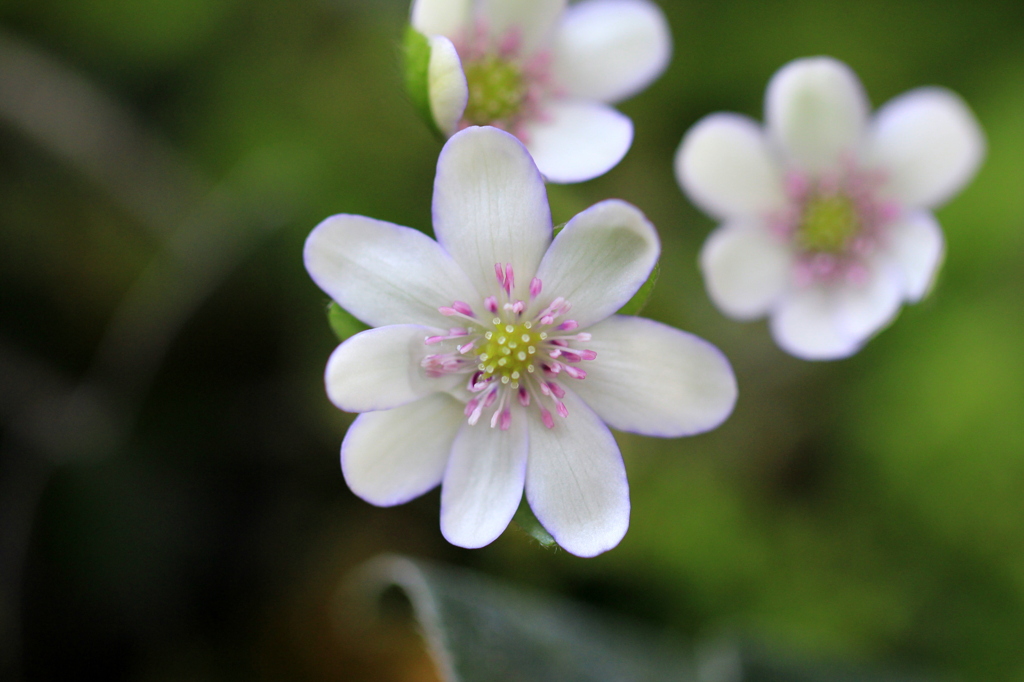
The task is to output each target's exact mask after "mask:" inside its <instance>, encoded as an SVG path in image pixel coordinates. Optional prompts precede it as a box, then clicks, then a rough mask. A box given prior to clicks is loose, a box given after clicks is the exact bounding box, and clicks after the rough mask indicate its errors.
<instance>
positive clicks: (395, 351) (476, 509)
mask: <svg viewBox="0 0 1024 682" xmlns="http://www.w3.org/2000/svg"><path fill="white" fill-rule="evenodd" d="M433 222H434V231H435V233H436V234H437V241H436V242H435V241H433V240H432V239H430V238H428V237H426V236H424V235H423V234H422V233H420V232H417V231H415V230H412V229H410V228H407V227H399V226H397V225H393V224H391V223H386V222H381V221H377V220H372V219H370V218H365V217H363V216H355V215H337V216H334V217H332V218H328V219H327V220H325V221H324V222H322V223H321V224H320V225H318V226H317V227H316V229H314V230H313V232H312V234H310V236H309V239H308V240H307V241H306V248H305V262H306V268H307V270H308V271H309V273H310V275H311V276H312V278H313V280H314V281H315V282H316V283H317V284H318V285H319V286H320V288H321V289H323V290H324V291H325V292H327V293H328V294H329V295H330V296H331V298H333V299H334V300H335V301H337V302H338V303H339V304H340V305H341V306H342V307H344V308H345V309H347V310H349V311H350V312H351V313H352V314H354V315H355V316H356V317H358V318H359V319H361V320H363V321H364V322H366V323H367V324H369V325H371V326H376V327H377V328H376V329H371V330H369V331H365V332H362V333H360V334H357V335H355V336H353V337H351V338H350V339H348V340H347V341H345V342H344V343H342V344H341V345H340V346H339V347H338V348H337V350H335V351H334V353H333V354H332V355H331V358H330V360H329V361H328V363H327V371H326V384H327V394H328V396H329V397H330V399H331V401H332V402H333V403H334V404H335V405H337V406H338V407H340V408H341V409H343V410H347V411H350V412H362V413H363V414H361V415H360V416H359V417H358V418H357V419H356V421H355V423H354V424H353V425H352V426H351V428H350V429H349V431H348V434H347V435H346V436H345V440H344V442H343V443H342V447H341V466H342V471H343V473H344V475H345V480H346V481H347V482H348V485H349V487H350V488H351V489H352V490H353V492H355V493H356V494H357V495H359V496H360V497H362V498H363V499H365V500H367V501H368V502H371V503H373V504H377V505H383V506H387V505H395V504H400V503H402V502H406V501H408V500H410V499H412V498H414V497H416V496H418V495H421V494H423V493H424V492H426V491H428V490H430V489H431V488H433V487H435V486H436V485H438V484H439V483H440V484H441V530H442V532H443V533H444V536H445V537H446V538H447V539H448V540H449V542H452V543H453V544H456V545H460V546H463V547H480V546H483V545H486V544H488V543H490V542H491V541H492V540H494V539H495V538H496V537H498V535H500V534H501V532H502V531H503V530H504V529H505V527H506V526H507V525H508V523H509V521H510V520H511V519H512V516H513V514H514V513H515V512H516V509H517V508H518V506H519V504H520V500H521V498H522V496H523V492H524V488H525V493H526V498H527V500H528V502H529V504H530V506H531V508H532V510H533V512H534V513H535V514H536V516H537V518H538V519H539V520H540V522H541V523H542V524H543V525H544V527H545V528H546V529H547V530H548V532H550V533H551V535H552V536H553V537H554V538H555V540H556V541H557V542H558V543H559V544H560V545H561V546H562V547H564V548H565V549H566V550H568V551H569V552H572V553H573V554H578V555H581V556H593V555H595V554H599V553H600V552H603V551H605V550H607V549H610V548H611V547H614V546H615V545H616V544H618V542H619V540H620V539H621V538H622V536H623V534H624V533H625V532H626V527H627V526H628V523H629V488H628V485H627V483H626V472H625V469H624V467H623V463H622V457H621V455H620V454H619V449H618V446H617V445H616V443H615V440H614V438H613V437H612V435H611V433H610V432H609V430H608V428H607V427H606V426H605V423H607V424H609V425H611V426H613V427H615V428H618V429H622V430H626V431H634V432H638V433H644V434H649V435H656V436H665V437H675V436H683V435H689V434H694V433H698V432H701V431H705V430H708V429H711V428H714V427H715V426H717V425H718V424H719V423H720V422H721V421H722V420H724V419H725V417H726V416H728V414H729V413H730V412H731V410H732V407H733V403H734V401H735V398H736V384H735V379H734V377H733V373H732V369H731V367H730V366H729V363H728V361H727V360H726V359H725V357H724V356H722V354H721V353H720V352H719V351H718V350H717V349H716V348H714V347H713V346H712V345H710V344H708V343H707V342H705V341H702V340H701V339H698V338H697V337H694V336H692V335H690V334H686V333H684V332H681V331H678V330H676V329H673V328H671V327H668V326H665V325H663V324H660V323H657V322H653V321H651V320H645V319H641V318H637V317H628V316H621V315H615V314H614V313H615V311H617V310H619V309H620V308H621V307H622V305H623V304H625V303H626V302H627V301H628V300H629V299H630V297H632V296H633V294H634V293H635V292H636V291H637V290H638V289H639V288H640V286H641V285H642V284H643V283H644V282H645V281H646V279H647V276H648V274H649V273H650V271H651V269H652V268H653V267H654V265H655V262H656V261H657V259H658V255H659V244H658V237H657V234H656V233H655V230H654V227H653V226H652V225H651V224H650V223H649V222H648V221H647V220H646V219H645V218H644V216H643V215H642V214H641V213H640V211H638V210H637V209H636V208H634V207H633V206H631V205H629V204H627V203H625V202H622V201H617V200H609V201H604V202H601V203H599V204H596V205H595V206H592V207H591V208H589V209H587V210H586V211H584V212H582V213H580V214H579V215H577V216H576V217H575V218H573V219H572V220H571V221H569V223H568V224H567V225H566V226H565V228H564V229H563V230H562V231H561V232H560V233H559V234H558V236H557V237H556V238H555V239H554V240H552V227H551V214H550V211H549V209H548V202H547V195H546V193H545V188H544V182H543V180H542V178H541V176H540V174H539V173H538V172H537V168H536V166H535V165H534V163H533V161H532V160H531V158H530V155H529V154H528V153H527V152H526V150H525V149H524V148H523V146H522V145H521V144H520V143H519V141H518V140H516V138H514V137H512V136H511V135H509V134H507V133H504V132H502V131H500V130H497V129H495V128H477V127H473V128H469V129H467V130H464V131H462V132H460V133H457V134H456V135H455V136H453V137H452V139H451V140H449V141H448V143H447V144H446V145H445V148H444V149H443V150H442V152H441V157H440V159H439V161H438V164H437V177H436V180H435V183H434V201H433Z"/></svg>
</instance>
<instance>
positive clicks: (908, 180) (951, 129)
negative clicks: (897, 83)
mask: <svg viewBox="0 0 1024 682" xmlns="http://www.w3.org/2000/svg"><path fill="white" fill-rule="evenodd" d="M870 135H871V138H870V142H869V144H870V147H869V154H868V159H869V160H870V162H873V163H874V164H876V165H877V166H878V167H879V168H881V169H882V170H883V171H884V172H885V173H886V174H887V175H888V182H887V183H886V187H885V190H886V192H887V193H888V194H890V195H892V196H893V197H895V198H896V199H898V200H899V201H900V202H901V203H903V204H904V205H906V206H913V207H921V208H931V207H933V206H936V205H938V204H941V203H943V202H945V201H946V200H947V199H949V198H950V197H951V196H952V195H953V194H955V193H956V192H958V191H959V190H960V188H962V187H963V186H964V185H966V184H967V182H968V181H969V180H970V179H971V178H972V177H974V173H975V172H976V171H977V170H978V166H979V165H980V164H981V160H982V157H984V155H985V137H984V134H983V133H982V132H981V127H980V126H979V125H978V121H977V120H976V119H975V118H974V114H973V113H971V110H970V109H969V108H968V107H967V105H966V104H965V103H964V101H963V100H962V99H960V97H958V96H957V95H956V94H955V93H953V92H950V91H949V90H945V89H943V88H919V89H917V90H911V91H910V92H907V93H904V94H903V95H900V96H899V97H897V98H896V99H893V100H891V101H890V102H888V103H886V105H885V106H883V107H882V108H881V109H879V110H878V114H877V115H876V116H875V120H874V121H873V123H872V127H871V133H870Z"/></svg>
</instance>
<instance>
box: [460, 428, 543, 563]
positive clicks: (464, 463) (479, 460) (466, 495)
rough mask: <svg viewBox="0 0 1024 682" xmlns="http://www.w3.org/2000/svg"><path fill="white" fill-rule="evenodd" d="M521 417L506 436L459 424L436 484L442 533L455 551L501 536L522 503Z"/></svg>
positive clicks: (523, 454) (523, 437)
mask: <svg viewBox="0 0 1024 682" xmlns="http://www.w3.org/2000/svg"><path fill="white" fill-rule="evenodd" d="M526 422H527V419H526V415H525V414H523V412H522V410H519V409H516V410H515V413H514V414H513V415H512V424H511V426H510V428H509V429H508V431H502V430H501V429H496V428H491V427H490V426H488V425H487V424H484V423H479V424H476V425H475V426H470V425H469V424H465V423H464V424H463V425H462V428H461V429H460V430H459V434H458V435H457V436H456V437H455V442H454V444H453V445H452V456H451V459H450V460H449V461H448V468H447V469H446V470H445V473H444V483H442V485H441V533H442V534H443V535H444V537H445V539H447V540H448V542H450V543H452V544H453V545H458V546H459V547H469V548H476V547H483V546H484V545H487V544H490V543H491V542H493V541H494V539H495V538H497V537H498V536H499V535H501V533H502V531H504V530H505V528H506V527H507V526H508V523H509V521H511V520H512V516H513V515H514V514H515V513H516V509H518V508H519V502H520V500H522V499H523V481H524V479H525V478H526V451H527V435H526Z"/></svg>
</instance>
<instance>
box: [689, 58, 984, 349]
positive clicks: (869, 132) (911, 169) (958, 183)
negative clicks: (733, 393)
mask: <svg viewBox="0 0 1024 682" xmlns="http://www.w3.org/2000/svg"><path fill="white" fill-rule="evenodd" d="M869 116H870V110H869V104H868V101H867V97H866V96H865V94H864V92H863V90H862V88H861V84H860V82H859V81H858V80H857V77H856V75H855V74H854V73H853V72H852V71H851V70H850V69H849V68H848V67H847V66H846V65H845V64H843V63H841V62H838V61H836V60H834V59H830V58H827V57H817V58H810V59H800V60H797V61H794V62H791V63H790V64H787V65H786V66H784V67H783V68H782V69H780V70H779V71H778V72H777V73H776V74H775V76H774V77H773V78H772V80H771V82H770V83H769V85H768V92H767V96H766V102H765V118H766V119H767V123H766V126H765V129H764V130H762V129H761V128H760V126H758V125H757V123H755V122H754V121H752V120H750V119H748V118H746V117H743V116H739V115H737V114H727V113H718V114H712V115H710V116H708V117H706V118H704V119H703V120H701V121H699V122H698V123H697V124H696V125H695V126H694V127H693V128H692V129H691V130H690V131H689V132H688V133H687V134H686V136H685V137H684V138H683V142H682V144H681V145H680V147H679V150H678V152H677V154H676V166H675V167H676V176H677V178H678V179H679V182H680V184H681V186H682V187H683V189H684V190H685V191H686V193H687V194H688V195H689V196H690V198H691V199H692V200H693V201H694V203H696V204H697V205H698V206H700V207H701V208H703V209H704V210H705V211H706V212H707V213H709V214H711V215H713V216H714V217H716V218H718V219H720V220H722V223H723V224H722V225H721V226H720V227H719V228H718V229H717V230H716V231H715V232H713V233H712V234H711V236H710V237H709V238H708V240H707V242H706V243H705V245H704V249H703V252H702V253H701V268H702V269H703V271H704V277H705V281H706V284H707V288H708V292H709V294H710V296H711V298H712V300H713V301H714V302H715V304H716V305H717V306H718V307H719V308H720V309H721V310H722V311H723V312H725V313H726V314H727V315H730V316H732V317H734V318H737V319H752V318H756V317H761V316H763V315H769V316H770V317H771V330H772V335H773V336H774V337H775V340H776V342H777V343H778V344H779V346H781V347H782V348H783V349H784V350H786V351H787V352H789V353H791V354H793V355H795V356H798V357H801V358H806V359H809V360H830V359H836V358H842V357H846V356H848V355H852V354H853V353H855V352H857V351H858V350H859V349H860V347H861V346H862V345H863V344H864V343H865V342H866V341H867V340H868V339H869V338H870V337H871V336H872V335H873V334H875V333H876V332H877V331H879V330H880V329H882V328H883V327H885V326H886V325H887V324H888V323H889V322H891V321H892V320H893V319H894V318H895V316H896V314H897V313H898V312H899V309H900V306H901V305H902V304H903V302H904V301H907V302H911V303H913V302H916V301H918V300H920V299H921V298H922V297H923V296H924V295H925V294H927V293H928V291H929V289H930V287H931V284H932V282H933V280H934V277H935V273H936V272H937V270H938V268H939V266H940V265H941V263H942V259H943V256H944V252H945V246H944V240H943V236H942V231H941V229H940V228H939V225H938V223H937V222H936V221H935V218H934V217H933V216H932V214H931V212H930V211H929V209H931V208H933V207H935V206H937V205H939V204H941V203H942V202H944V201H946V200H947V199H949V198H950V197H951V196H952V195H953V194H955V193H956V192H957V191H958V190H959V189H960V188H961V187H962V186H963V185H965V184H966V183H967V182H968V181H969V180H970V179H971V177H972V176H973V175H974V173H975V171H976V170H977V168H978V165H979V164H980V162H981V159H982V157H983V155H984V148H985V143H984V138H983V135H982V132H981V129H980V128H979V126H978V124H977V122H976V121H975V119H974V116H973V115H972V114H971V112H970V110H969V109H968V108H967V105H966V104H964V102H963V101H962V100H961V99H960V98H959V97H957V95H955V94H953V93H952V92H949V91H948V90H944V89H940V88H919V89H916V90H911V91H910V92H907V93H904V94H903V95H901V96H900V97H897V98H895V99H894V100H892V101H891V102H889V103H888V104H886V105H885V106H883V107H882V108H881V109H880V110H879V111H878V112H877V113H876V114H875V116H874V117H873V118H870V119H869Z"/></svg>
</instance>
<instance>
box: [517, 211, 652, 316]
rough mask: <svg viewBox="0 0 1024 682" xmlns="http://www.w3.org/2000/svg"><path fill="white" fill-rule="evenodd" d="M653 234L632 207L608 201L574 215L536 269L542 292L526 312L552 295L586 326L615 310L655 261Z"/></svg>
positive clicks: (638, 285)
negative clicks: (569, 308) (562, 300)
mask: <svg viewBox="0 0 1024 682" xmlns="http://www.w3.org/2000/svg"><path fill="white" fill-rule="evenodd" d="M660 253H661V246H660V244H659V243H658V233H657V232H656V231H655V229H654V226H653V225H651V223H650V222H648V220H647V218H645V217H644V214H643V213H641V212H640V210H639V209H638V208H636V207H635V206H632V205H631V204H627V203H626V202H624V201H620V200H619V199H608V200H606V201H602V202H600V203H597V204H594V205H593V206H591V207H590V208H588V209H587V210H585V211H583V212H582V213H579V214H578V215H577V216H576V217H575V218H573V219H572V220H570V221H569V222H568V224H566V226H565V228H564V229H563V230H562V231H561V232H559V233H558V236H557V237H555V241H554V242H552V244H551V248H549V249H548V252H547V253H546V254H545V255H544V260H543V261H542V262H541V264H540V269H539V270H538V271H537V277H538V278H539V279H540V280H541V282H542V285H543V290H542V292H541V295H540V297H539V298H538V299H537V301H536V302H535V303H534V304H533V306H531V309H530V310H528V311H527V314H530V313H531V312H534V311H539V310H541V309H542V308H543V307H544V306H546V305H547V304H548V303H550V302H551V301H552V300H553V299H554V298H555V297H558V296H560V297H562V298H564V299H565V300H566V301H568V302H569V303H570V304H571V305H572V310H571V311H570V312H569V313H568V317H569V318H571V319H574V320H576V322H578V323H579V326H580V327H588V326H590V325H592V324H594V323H595V322H599V321H601V320H603V319H604V318H606V317H608V316H609V315H611V314H612V313H614V312H616V311H617V310H618V309H619V308H621V307H622V306H623V305H625V303H626V302H627V301H628V300H629V299H630V298H632V296H633V294H635V293H636V292H637V290H638V289H639V288H640V287H641V286H643V283H644V282H646V281H647V277H648V275H650V274H651V270H652V269H653V268H654V264H655V263H656V262H657V261H658V255H659V254H660Z"/></svg>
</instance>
